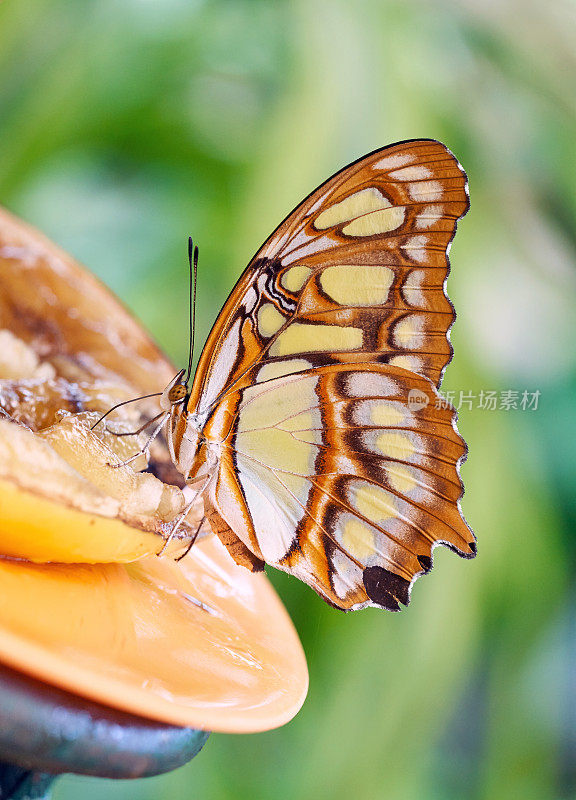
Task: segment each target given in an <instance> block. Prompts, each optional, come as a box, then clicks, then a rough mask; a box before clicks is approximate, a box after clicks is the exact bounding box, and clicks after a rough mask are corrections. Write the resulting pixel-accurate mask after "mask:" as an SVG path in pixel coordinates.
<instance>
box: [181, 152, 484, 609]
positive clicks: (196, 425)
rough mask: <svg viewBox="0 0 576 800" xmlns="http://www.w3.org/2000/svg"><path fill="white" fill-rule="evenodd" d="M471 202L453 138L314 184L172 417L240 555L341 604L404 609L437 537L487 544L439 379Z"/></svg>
mask: <svg viewBox="0 0 576 800" xmlns="http://www.w3.org/2000/svg"><path fill="white" fill-rule="evenodd" d="M467 208H468V195H467V183H466V176H465V174H464V172H463V170H462V168H461V167H460V165H459V164H458V162H457V161H456V159H455V158H454V157H453V156H452V154H451V153H450V152H449V151H448V150H447V149H446V148H445V147H444V145H441V144H440V143H438V142H434V141H431V140H417V141H413V142H405V143H400V144H398V145H392V146H390V147H388V148H384V149H383V150H380V151H376V152H375V153H372V154H370V155H369V156H366V157H365V158H364V159H361V160H360V161H359V162H356V163H355V164H352V165H351V166H349V167H347V168H346V169H344V170H342V171H341V172H340V173H338V174H337V175H335V176H334V177H333V178H331V179H330V180H329V181H328V182H327V183H326V184H324V185H323V186H322V187H320V188H319V189H317V190H316V191H315V192H314V193H313V194H312V195H310V197H308V198H307V199H306V200H305V201H304V202H303V203H302V204H301V205H300V206H299V207H298V208H297V209H296V210H295V211H294V212H293V213H292V214H291V215H290V216H289V217H288V218H287V219H286V220H285V221H284V222H283V223H282V224H281V225H280V227H279V228H278V229H277V230H276V231H275V232H274V234H273V235H272V236H271V237H270V239H269V240H268V241H267V242H266V243H265V245H264V246H263V247H262V248H261V250H260V251H259V253H258V254H257V255H256V257H255V258H254V259H253V261H252V262H251V263H250V265H249V266H248V268H247V270H246V271H245V273H244V274H243V275H242V277H241V278H240V280H239V282H238V284H237V286H236V287H235V289H234V290H233V292H232V294H231V295H230V297H229V298H228V300H227V302H226V304H225V305H224V308H223V309H222V312H221V313H220V315H219V317H218V319H217V321H216V323H215V325H214V328H213V330H212V332H211V334H210V336H209V338H208V341H207V344H206V346H205V348H204V351H203V353H202V356H201V358H200V361H199V365H198V368H197V370H196V374H195V377H194V381H193V383H192V387H191V389H190V393H189V395H188V394H186V398H185V402H180V400H181V398H179V401H178V402H176V403H174V404H173V405H172V408H171V411H170V415H171V416H170V423H169V426H168V440H169V446H170V449H171V453H172V457H173V459H174V462H175V464H176V466H177V467H178V468H179V469H180V471H181V472H182V474H183V475H184V477H185V478H187V479H189V480H191V481H193V483H194V485H196V486H198V485H199V486H200V487H201V492H202V495H203V497H204V501H205V507H206V513H207V516H208V519H209V521H210V523H211V525H212V528H213V530H214V531H215V532H216V533H217V534H218V535H219V536H220V538H221V539H222V541H223V542H224V543H225V544H226V546H227V547H228V549H229V550H230V552H231V553H232V555H233V556H234V557H235V558H236V560H237V561H239V563H243V564H245V565H246V566H250V568H253V569H254V568H262V567H263V565H264V563H269V564H271V565H273V566H275V567H277V568H279V569H282V570H285V571H286V572H289V573H291V574H294V575H296V576H297V577H299V578H300V579H302V580H304V581H305V582H306V583H308V584H309V585H310V586H312V588H314V589H315V590H316V591H317V592H318V593H319V594H320V595H321V596H322V597H323V598H324V599H325V600H327V601H328V602H329V603H331V604H332V605H334V606H336V607H338V608H343V609H354V608H361V607H364V606H366V605H375V606H378V607H381V608H388V609H391V610H398V609H399V607H400V604H405V603H407V602H408V600H409V594H410V589H411V586H412V583H413V581H414V579H415V577H417V576H418V575H419V574H422V573H423V572H427V571H428V570H429V569H430V567H431V563H432V562H431V553H432V550H433V548H434V547H435V546H436V544H438V543H444V544H447V545H448V546H450V547H452V548H453V549H454V550H456V551H457V552H458V553H459V554H460V555H463V556H472V555H473V554H474V552H475V544H474V537H473V535H472V533H471V531H470V530H469V528H468V526H467V525H466V523H465V522H464V520H463V518H462V516H461V513H460V509H459V499H460V496H461V494H462V484H461V481H460V477H459V472H458V468H459V465H460V463H461V461H462V460H463V458H464V456H465V452H466V448H465V445H464V442H463V441H462V439H461V438H460V436H459V434H458V432H457V431H456V428H455V424H454V420H455V412H454V409H453V408H452V407H451V406H449V405H448V404H446V403H444V404H443V403H442V402H441V398H440V396H439V395H438V391H437V387H438V385H439V383H440V380H441V377H442V374H443V371H444V369H445V367H446V364H447V363H448V361H449V360H450V358H451V354H452V350H451V346H450V343H449V339H448V332H449V328H450V326H451V324H452V322H453V319H454V310H453V307H452V305H451V303H450V301H449V300H448V298H447V296H446V294H445V290H444V284H445V279H446V276H447V273H448V259H447V249H448V246H449V244H450V241H451V239H452V237H453V236H454V232H455V227H456V221H457V220H458V218H459V217H461V216H462V215H463V214H464V213H465V212H466V210H467ZM411 398H412V399H413V398H418V399H419V400H418V402H417V403H414V402H412V403H411Z"/></svg>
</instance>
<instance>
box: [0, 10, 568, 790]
mask: <svg viewBox="0 0 576 800" xmlns="http://www.w3.org/2000/svg"><path fill="white" fill-rule="evenodd" d="M575 33H576V11H575V6H574V5H573V4H572V3H563V2H561V1H560V2H549V3H539V2H535V1H534V0H516V2H513V1H512V0H510V1H505V2H494V0H491V1H490V2H481V0H463V2H447V1H444V2H435V3H430V2H415V1H414V0H389V1H388V2H381V1H380V0H357V1H356V2H352V1H350V2H344V1H343V0H335V1H333V2H328V0H296V1H295V2H287V1H282V0H273V1H271V2H265V1H264V0H213V1H212V2H209V1H208V0H206V2H203V1H202V0H90V1H86V2H82V3H70V2H66V0H4V2H3V3H2V4H1V5H0V202H1V203H3V204H4V205H6V206H8V208H10V209H12V210H13V211H14V212H16V213H18V214H20V215H21V216H23V217H24V218H25V219H27V220H29V221H30V222H32V223H34V224H35V225H36V226H38V227H39V228H40V229H42V230H43V231H45V232H46V233H47V234H48V235H49V236H51V237H52V238H53V239H54V240H56V241H57V242H58V243H59V244H60V245H62V246H63V247H64V248H66V249H67V250H69V251H71V253H72V254H74V255H75V256H76V257H78V258H79V259H80V260H81V261H83V262H84V263H85V264H87V265H88V267H89V268H90V269H92V270H93V271H94V272H96V273H97V274H98V275H100V276H101V277H102V279H103V280H104V281H106V283H108V284H109V285H110V286H111V287H112V288H113V289H114V290H115V291H116V292H117V293H118V294H119V295H120V297H122V299H123V300H124V301H125V302H126V303H127V304H128V305H129V306H130V307H131V308H132V309H133V310H134V312H135V313H136V314H137V315H138V317H139V318H140V319H142V320H143V321H144V323H145V324H146V326H147V327H148V328H149V329H150V330H151V331H152V332H153V333H154V335H155V336H156V338H157V339H158V340H159V341H160V342H161V344H162V345H163V346H164V347H165V349H166V351H167V352H168V353H169V354H170V355H171V356H172V357H173V358H174V359H175V360H176V361H177V362H178V363H184V360H185V359H186V348H187V340H186V325H187V322H186V319H187V316H186V315H187V309H186V288H187V284H186V280H187V277H186V260H185V253H186V238H187V236H188V234H192V235H193V236H194V238H195V239H196V240H197V241H198V243H199V244H200V251H201V264H200V284H199V317H200V322H199V331H200V335H201V336H202V337H203V336H205V335H206V333H207V331H208V329H209V326H210V325H211V323H212V321H213V319H214V317H215V314H216V313H217V311H218V309H219V307H220V304H221V303H222V302H223V300H224V299H225V297H226V295H227V293H228V291H229V290H230V288H231V287H232V285H233V283H234V281H235V280H236V277H237V276H238V275H239V273H240V271H241V270H242V269H243V267H244V265H245V264H246V263H247V262H248V260H249V258H250V257H251V256H252V254H253V253H254V251H255V250H256V249H257V247H258V246H259V245H260V243H261V242H262V241H263V240H264V239H265V238H266V236H267V235H268V234H269V233H270V232H271V230H272V229H273V228H274V227H275V226H276V224H277V223H278V222H279V221H280V220H281V219H282V218H283V217H284V216H285V214H286V213H288V212H289V211H290V210H291V208H292V207H293V206H294V205H296V203H297V202H298V201H299V200H300V199H301V198H302V197H304V195H306V194H307V193H308V192H309V191H310V190H311V189H313V188H314V187H315V186H316V185H317V184H319V183H320V182H321V181H322V180H324V179H325V178H327V177H328V176H329V175H330V174H332V173H333V172H334V171H336V170H337V169H338V168H340V167H341V166H343V165H344V164H346V163H348V162H350V161H352V160H354V159H356V158H358V157H359V156H361V155H363V154H364V153H365V152H368V151H370V150H373V149H375V148H377V147H379V146H383V145H385V144H388V143H390V142H394V141H396V140H400V139H405V138H415V137H433V138H439V139H441V140H442V141H444V142H445V143H446V144H447V145H448V146H449V147H450V148H451V149H452V150H453V151H454V152H455V153H456V154H457V156H458V158H459V159H460V161H461V162H462V163H463V165H464V167H465V168H466V170H467V172H468V175H469V178H470V189H471V198H472V210H471V212H470V214H469V215H468V217H466V219H465V220H464V221H463V222H462V223H461V225H460V229H459V232H458V236H457V238H456V241H455V243H454V246H453V249H452V263H453V272H452V275H451V277H450V280H449V291H450V294H451V296H452V298H453V300H454V302H455V305H456V307H457V310H458V314H459V316H458V321H457V323H456V326H455V328H454V331H453V342H454V344H455V349H456V357H455V359H454V361H453V363H452V364H451V366H450V367H449V368H448V371H447V375H446V379H445V383H444V386H443V389H444V390H445V391H454V392H455V393H456V395H455V397H456V400H457V403H458V399H459V393H460V392H461V391H464V392H466V393H473V394H475V395H476V399H475V400H474V402H473V403H472V408H471V409H470V408H468V405H465V406H464V407H463V408H462V409H461V411H460V430H461V432H462V433H463V435H464V437H465V438H466V439H467V441H468V443H469V445H470V456H469V460H468V462H467V464H466V465H465V466H464V469H463V478H464V481H465V484H466V496H465V498H464V501H463V509H464V512H465V514H466V516H467V518H468V520H469V522H470V524H471V525H472V527H473V528H474V530H475V532H476V534H477V536H478V539H479V554H478V557H477V559H476V560H474V561H471V562H467V561H461V560H460V559H458V558H457V557H456V556H455V555H454V554H452V553H450V552H448V551H438V550H437V551H436V554H437V556H436V567H435V570H434V572H433V573H432V575H431V576H430V577H427V578H425V579H424V580H421V581H419V582H418V583H417V584H416V586H415V589H414V592H413V600H412V604H411V605H410V607H409V608H408V609H407V610H405V611H403V612H402V613H401V614H387V613H380V612H378V611H376V610H368V611H364V612H359V613H357V614H349V615H344V614H342V613H339V612H336V611H334V610H332V609H330V608H329V607H327V606H325V605H324V604H323V603H322V602H321V601H320V600H319V599H318V598H317V597H316V595H315V594H314V593H313V592H312V591H311V590H310V589H308V588H307V587H306V586H304V585H303V584H300V583H299V582H297V581H295V580H290V579H289V578H287V577H286V576H284V575H272V576H271V577H272V579H273V580H274V583H275V584H276V586H277V587H278V590H279V592H280V593H281V595H282V597H283V599H284V601H285V603H286V605H287V606H288V608H289V610H290V612H291V614H292V616H293V618H294V620H295V623H296V625H297V627H298V630H299V631H300V634H301V637H302V640H303V643H304V647H305V649H306V652H307V655H308V660H309V665H310V675H311V687H310V694H309V697H308V700H307V702H306V704H305V706H304V708H303V710H302V711H301V712H300V714H299V715H298V717H297V718H296V719H295V720H294V721H293V722H291V723H290V724H289V725H287V726H285V727H284V728H282V729H279V730H277V731H272V732H270V733H265V734H259V735H252V736H225V735H215V736H213V737H211V739H210V740H209V741H208V744H207V745H206V748H205V750H204V751H203V752H202V753H201V755H200V756H199V757H198V758H197V759H195V760H194V761H193V762H192V763H191V764H189V765H188V766H187V767H184V768H182V769H180V770H178V771H176V772H174V773H172V774H169V775H166V776H162V777H158V778H153V779H148V780H145V781H137V782H127V783H113V782H110V781H99V780H96V779H86V778H79V777H74V776H70V777H65V778H63V779H62V780H61V781H60V783H59V785H58V787H57V790H56V792H55V798H56V800H72V798H76V797H78V796H81V797H82V798H84V800H92V798H94V799H95V798H103V797H106V798H112V799H114V798H135V799H136V800H137V799H138V798H142V799H144V798H150V799H151V798H160V799H161V800H171V799H172V798H174V799H175V800H176V798H178V800H179V799H180V798H183V799H184V800H187V799H188V798H202V800H220V799H224V798H239V799H241V798H254V799H255V800H257V799H258V798H270V797H274V798H277V800H282V799H283V798H324V797H326V798H328V797H330V798H332V799H333V800H340V798H342V799H344V798H346V800H347V798H350V797H354V798H361V800H364V798H366V800H368V799H370V800H372V798H378V799H379V798H382V799H383V800H389V799H393V800H396V799H398V800H411V799H412V798H415V799H416V798H418V800H452V799H453V798H454V800H455V799H456V798H458V799H460V798H464V797H465V798H490V800H493V799H494V798H496V799H497V800H505V799H507V798H514V800H516V799H517V798H519V797H522V798H523V799H524V800H530V799H531V798H568V797H575V796H576V622H575V611H576V586H575V583H574V577H573V575H574V564H575V560H576V559H575V551H576V548H575V543H576V539H575V535H574V526H575V522H576V500H575V492H574V485H575V481H574V476H575V471H576V428H575V423H574V417H575V410H576V399H575V397H576V371H575V362H576V348H575V344H574V343H575V341H576V313H575V308H576V304H575V299H576V297H575V296H576V280H575V273H574V249H575V238H574V216H575V205H576V193H575V192H574V179H575V176H576V168H575V167H576V152H575V151H576V122H575V115H574V107H575V101H576V95H575V92H574V88H575V80H574V75H575V68H576V63H575V62H576V46H575V45H576V36H575ZM489 390H492V391H496V392H498V393H500V392H504V391H507V390H511V391H518V392H519V393H520V395H521V393H522V392H523V391H524V390H527V391H530V392H535V391H540V392H541V395H540V397H539V404H538V408H537V410H530V411H529V410H521V409H518V410H514V409H511V410H498V409H497V410H488V409H481V408H478V395H479V393H480V391H489Z"/></svg>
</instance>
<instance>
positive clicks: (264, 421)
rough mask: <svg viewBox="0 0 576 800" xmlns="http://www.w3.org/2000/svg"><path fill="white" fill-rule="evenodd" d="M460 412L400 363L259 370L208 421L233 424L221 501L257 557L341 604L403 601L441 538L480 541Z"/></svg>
mask: <svg viewBox="0 0 576 800" xmlns="http://www.w3.org/2000/svg"><path fill="white" fill-rule="evenodd" d="M410 398H415V400H416V402H411V400H410ZM454 418H455V412H454V409H453V408H452V407H451V406H449V405H448V404H446V403H445V401H443V400H442V398H441V397H440V395H439V394H438V392H437V391H436V389H435V387H434V385H433V384H432V383H431V381H429V380H428V379H426V378H423V377H422V376H419V375H416V374H415V373H411V372H409V371H408V370H405V369H402V368H400V367H390V366H386V365H379V364H362V365H354V366H353V367H352V368H351V367H350V366H348V365H343V364H339V365H329V366H325V367H319V368H317V369H314V370H307V371H303V372H298V373H294V374H292V375H288V376H283V377H279V378H272V379H269V380H264V381H257V382H255V383H253V384H251V385H248V386H246V387H245V388H244V389H241V390H239V391H236V392H232V393H229V394H228V395H227V396H226V399H225V400H224V401H223V402H222V403H221V404H220V405H219V407H218V409H217V410H216V411H215V413H214V415H213V416H212V417H211V419H210V420H209V421H208V424H207V426H206V434H207V435H208V437H211V436H213V435H214V433H215V432H217V431H222V430H224V429H226V430H227V435H226V437H225V438H224V441H223V444H222V449H221V460H220V470H219V473H218V478H217V480H216V482H215V484H214V486H213V491H212V500H211V503H212V506H213V507H215V508H217V509H218V510H219V513H220V514H221V515H223V516H224V517H226V518H228V519H229V520H231V523H232V527H233V528H234V530H235V532H236V534H237V535H238V536H239V538H240V539H241V540H242V541H243V542H245V543H246V545H247V546H248V548H249V549H250V550H251V551H252V552H254V553H256V554H257V556H258V558H261V559H262V560H263V561H265V562H267V563H268V564H271V565H272V566H274V567H277V568H278V569H282V570H284V571H286V572H289V573H291V574H293V575H296V576H297V577H298V578H300V579H301V580H303V581H305V582H306V583H308V584H309V585H310V586H312V587H313V588H314V589H315V590H316V591H317V592H318V594H320V595H321V596H322V597H323V598H324V599H325V600H327V601H328V602H329V603H331V604H332V605H334V606H337V607H339V608H343V609H356V608H362V607H364V606H366V605H375V606H378V607H383V608H388V609H391V610H396V611H397V610H399V603H404V604H405V603H407V602H408V600H409V594H410V588H411V585H412V583H413V581H414V579H415V578H416V577H417V576H418V575H420V574H422V573H423V572H427V571H428V570H429V569H430V567H431V565H432V550H433V548H434V547H435V546H436V545H437V544H439V543H443V544H446V545H448V546H450V547H451V548H453V549H454V550H456V551H457V552H458V553H459V554H460V555H462V556H467V557H471V556H473V555H474V553H475V542H474V537H473V535H472V533H471V531H470V529H469V528H468V526H467V525H466V523H465V522H464V520H463V518H462V516H461V513H460V509H459V500H460V497H461V495H462V491H463V489H462V483H461V481H460V477H459V465H460V462H461V461H462V459H463V457H464V455H465V452H466V446H465V444H464V442H463V441H462V439H461V437H460V436H459V434H458V432H457V431H456V429H455V427H454V425H453V422H454Z"/></svg>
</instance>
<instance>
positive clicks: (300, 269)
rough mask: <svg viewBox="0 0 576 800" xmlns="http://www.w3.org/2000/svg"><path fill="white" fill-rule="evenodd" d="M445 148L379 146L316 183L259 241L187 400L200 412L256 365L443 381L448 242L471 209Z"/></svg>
mask: <svg viewBox="0 0 576 800" xmlns="http://www.w3.org/2000/svg"><path fill="white" fill-rule="evenodd" d="M468 205H469V203H468V191H467V182H466V175H465V173H464V171H463V170H462V168H461V166H460V164H459V163H458V161H457V160H456V159H455V158H454V156H453V155H452V154H451V153H450V151H449V150H447V148H446V147H445V146H444V145H442V144H440V143H439V142H435V141H432V140H416V141H411V142H403V143H400V144H397V145H392V146H390V147H387V148H384V149H383V150H378V151H376V152H374V153H372V154H371V155H369V156H366V157H364V158H362V159H360V161H357V162H356V163H354V164H352V165H350V166H348V167H346V168H345V169H344V170H342V171H341V172H339V173H337V174H336V175H335V176H334V177H333V178H331V179H330V180H329V181H327V182H326V183H325V184H324V185H323V186H321V187H320V188H319V189H317V190H316V191H315V192H313V193H312V194H311V195H310V196H309V197H308V198H307V199H306V200H305V201H304V202H303V203H302V204H301V205H300V206H299V207H298V208H297V209H296V210H295V211H294V212H293V213H292V214H291V215H290V216H289V217H287V219H286V220H285V221H284V222H283V223H282V224H281V225H280V226H279V228H278V229H277V230H276V231H275V232H274V233H273V234H272V236H271V237H270V239H269V240H268V241H267V242H266V243H265V244H264V246H263V247H262V248H261V249H260V250H259V252H258V253H257V254H256V256H255V257H254V258H253V260H252V261H251V263H250V265H249V266H248V268H247V269H246V271H245V272H244V274H243V275H242V277H241V278H240V280H239V281H238V283H237V285H236V287H235V288H234V290H233V291H232V293H231V295H230V297H229V298H228V300H227V302H226V304H225V306H224V308H223V309H222V312H221V314H220V316H219V317H218V319H217V321H216V324H215V325H214V328H213V329H212V332H211V334H210V336H209V338H208V341H207V344H206V347H205V348H204V352H203V354H202V357H201V359H200V362H199V365H198V369H197V372H196V376H195V380H194V384H193V387H192V394H191V402H190V405H191V407H192V408H194V409H200V410H202V411H203V410H205V409H207V408H208V407H210V406H211V405H213V403H214V402H216V401H217V399H218V398H219V397H220V395H221V394H222V392H224V391H228V390H230V389H231V388H237V385H238V384H237V382H239V383H240V384H241V383H242V379H243V376H244V374H245V373H246V371H247V370H248V369H249V368H250V367H251V366H252V365H253V364H255V363H267V362H272V363H278V362H279V361H282V360H284V359H285V357H286V356H292V355H295V354H302V355H303V356H304V357H303V358H302V359H301V361H300V363H299V364H296V363H294V366H295V367H298V368H299V369H307V368H310V367H311V366H318V365H320V364H329V363H350V362H355V361H370V362H378V363H383V364H391V365H396V366H402V367H405V368H407V369H410V370H412V371H414V372H418V373H419V374H421V375H424V376H425V377H428V378H430V379H431V380H432V381H433V382H434V383H435V384H436V385H439V382H440V379H441V376H442V373H443V371H444V369H445V367H446V364H447V363H448V361H449V360H450V358H451V354H452V350H451V347H450V343H449V341H448V337H447V334H448V331H449V329H450V327H451V325H452V323H453V321H454V316H455V315H454V309H453V307H452V304H451V303H450V301H449V300H448V298H447V296H446V294H445V291H444V284H445V281H446V277H447V274H448V269H449V263H448V256H447V250H448V247H449V244H450V242H451V240H452V238H453V236H454V233H455V230H456V223H457V221H458V219H459V218H460V217H461V216H463V215H464V214H465V213H466V211H467V209H468Z"/></svg>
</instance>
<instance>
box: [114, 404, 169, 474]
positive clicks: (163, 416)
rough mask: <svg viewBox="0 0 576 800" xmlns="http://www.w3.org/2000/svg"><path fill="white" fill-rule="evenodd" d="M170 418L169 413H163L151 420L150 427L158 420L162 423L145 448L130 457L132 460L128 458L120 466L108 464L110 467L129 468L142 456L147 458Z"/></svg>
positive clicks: (157, 426)
mask: <svg viewBox="0 0 576 800" xmlns="http://www.w3.org/2000/svg"><path fill="white" fill-rule="evenodd" d="M168 416H169V412H168V411H162V413H160V414H158V416H156V417H154V419H151V420H150V422H149V423H148V425H149V424H151V423H152V422H155V421H156V420H160V421H159V422H158V424H157V425H156V427H155V428H154V430H153V431H152V433H151V434H150V436H149V437H148V439H147V440H146V444H145V445H144V447H143V448H142V449H141V450H139V451H138V452H137V453H134V455H133V456H130V458H127V459H126V461H121V462H120V463H119V464H108V466H109V467H112V468H113V469H119V468H120V467H127V466H128V464H131V463H132V462H133V461H136V459H137V458H140V456H142V455H144V456H147V455H148V449H149V447H150V445H151V444H152V442H153V441H154V439H155V438H156V437H157V436H158V434H159V433H160V431H161V430H162V428H163V427H164V423H165V422H166V420H167V419H168ZM148 425H146V427H148Z"/></svg>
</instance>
